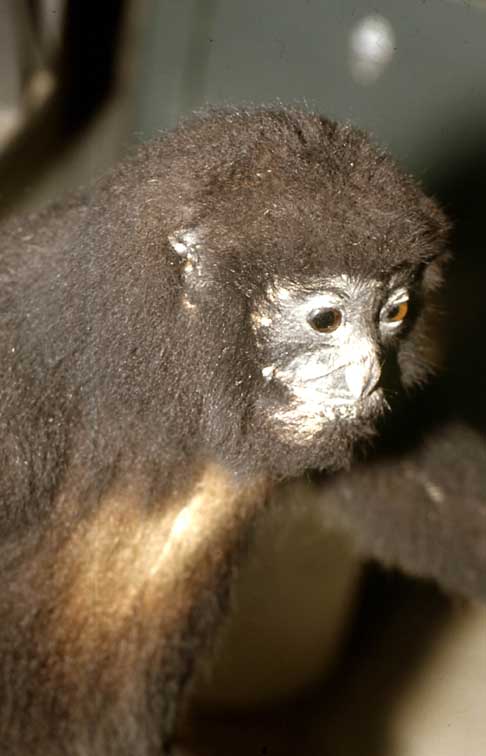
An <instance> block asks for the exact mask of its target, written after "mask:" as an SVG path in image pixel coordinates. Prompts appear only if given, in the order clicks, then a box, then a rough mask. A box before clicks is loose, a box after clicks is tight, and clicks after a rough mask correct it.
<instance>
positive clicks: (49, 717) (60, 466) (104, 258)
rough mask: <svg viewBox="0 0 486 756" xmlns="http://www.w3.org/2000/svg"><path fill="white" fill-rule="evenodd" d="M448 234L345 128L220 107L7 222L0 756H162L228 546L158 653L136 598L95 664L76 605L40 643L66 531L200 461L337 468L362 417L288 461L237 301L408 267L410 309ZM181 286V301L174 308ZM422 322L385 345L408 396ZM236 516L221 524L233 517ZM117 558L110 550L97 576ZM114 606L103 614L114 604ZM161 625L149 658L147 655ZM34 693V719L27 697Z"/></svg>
mask: <svg viewBox="0 0 486 756" xmlns="http://www.w3.org/2000/svg"><path fill="white" fill-rule="evenodd" d="M180 229H195V230H197V233H198V239H199V240H200V243H201V249H202V252H201V259H200V262H199V265H200V269H199V271H198V278H197V279H194V282H193V283H191V281H185V278H184V273H183V265H182V263H181V260H180V259H178V257H177V255H176V254H175V253H174V251H173V249H172V248H171V247H170V245H169V243H168V241H167V239H168V237H169V236H170V235H171V234H174V233H176V232H178V231H179V230H180ZM446 231H447V224H446V222H445V221H444V218H443V216H442V214H441V213H440V211H439V210H438V209H437V207H436V206H435V204H434V203H433V202H432V201H430V200H428V199H426V198H425V197H424V195H423V194H422V193H421V191H420V190H419V189H418V188H417V187H416V185H415V184H414V183H413V182H412V181H411V180H410V179H408V178H407V177H404V176H403V175H402V174H401V173H400V172H399V171H398V170H397V168H396V167H395V166H394V164H393V163H392V161H391V160H390V158H389V157H387V156H386V155H385V154H382V153H381V152H380V151H378V150H376V149H375V148H373V147H371V146H370V145H369V143H368V142H367V140H366V138H365V137H364V135H363V134H362V133H360V132H358V131H355V130H353V129H351V128H350V127H346V126H345V127H343V126H337V125H336V124H333V123H331V122H329V121H327V120H325V119H322V118H320V117H318V116H315V115H309V114H303V113H300V112H294V111H286V112H284V111H282V112H272V111H267V110H256V111H251V112H250V111H243V110H232V111H225V112H215V113H211V114H209V116H205V117H201V118H199V119H196V120H195V121H193V122H191V123H188V124H186V125H182V126H181V127H179V128H178V129H177V130H175V131H174V132H172V133H170V134H168V135H166V136H164V137H163V138H161V139H160V140H158V141H155V142H152V143H151V144H149V145H146V146H144V147H142V148H141V149H140V150H139V152H138V154H137V155H136V156H135V157H134V158H133V159H132V160H130V161H128V162H126V163H124V164H122V165H121V166H120V167H119V168H118V169H117V170H115V171H114V172H113V173H112V174H111V175H110V176H108V177H107V178H105V179H102V180H101V181H100V182H99V183H98V184H97V185H96V186H95V187H94V188H93V189H92V190H90V191H89V192H87V193H86V194H80V195H78V196H76V197H74V198H72V199H71V200H70V201H69V202H66V203H63V204H61V205H59V206H57V207H52V208H51V209H49V210H47V211H45V212H43V213H40V214H38V215H34V216H31V217H23V218H20V219H17V220H14V221H13V222H10V223H9V224H7V225H6V226H4V228H3V229H2V248H1V257H0V282H1V288H0V297H1V299H0V365H1V368H0V370H1V381H0V386H1V389H0V390H1V394H0V407H1V423H2V437H1V447H0V452H1V453H0V456H1V460H2V479H1V483H0V485H1V489H0V490H1V493H0V496H1V510H0V518H1V532H2V537H3V541H4V546H3V547H2V557H1V559H2V568H3V569H2V572H3V575H4V580H6V581H8V583H9V586H8V589H6V590H4V592H3V596H2V599H1V601H2V612H1V618H0V619H1V622H2V629H1V630H0V643H1V646H0V647H1V649H2V662H1V663H2V665H3V669H2V675H3V680H4V682H3V684H4V685H7V687H8V696H7V697H6V698H5V699H4V700H7V701H8V703H7V704H3V709H2V704H1V703H0V723H1V724H2V725H3V732H2V735H3V746H2V748H3V751H2V752H3V753H6V754H7V753H8V754H12V756H13V754H16V756H21V754H23V753H29V754H37V753H39V754H41V753H42V754H47V753H49V754H52V755H53V756H55V755H57V754H61V753H65V752H69V753H72V754H80V755H81V754H83V755H84V754H86V755H88V754H89V756H92V755H94V754H96V755H101V754H103V755H105V754H111V753H113V754H115V753H116V754H120V753H130V754H135V753H137V754H140V755H141V754H156V753H159V751H160V748H161V743H162V742H163V741H164V740H165V739H166V738H167V736H168V728H169V725H170V723H171V722H172V717H171V716H169V715H168V714H164V713H163V710H164V706H165V707H166V708H167V706H171V705H172V703H173V702H175V700H176V698H177V695H178V694H179V691H180V689H181V687H183V681H184V680H185V679H186V678H187V677H188V675H189V671H190V669H191V665H192V661H191V660H192V658H193V656H194V649H195V647H196V646H197V643H198V640H199V638H201V637H202V638H206V637H208V636H209V634H210V631H211V632H212V628H213V626H214V624H215V621H216V619H215V618H217V616H219V613H220V612H221V608H220V607H218V606H217V605H215V606H212V608H211V609H210V608H206V609H205V610H204V612H203V615H202V616H204V617H206V616H207V617H208V618H209V619H208V620H207V622H206V621H204V622H201V621H199V620H198V621H196V622H195V627H192V624H191V623H192V622H194V621H195V620H194V616H195V615H194V612H195V607H197V605H198V604H199V601H200V602H201V603H203V604H204V603H208V599H207V598H206V595H207V592H208V591H211V590H213V588H214V585H215V584H216V585H219V586H220V593H221V595H226V593H227V588H228V575H229V573H230V572H231V569H232V567H231V565H232V561H231V555H228V553H227V552H226V551H224V549H223V550H222V552H221V562H220V564H219V565H217V566H216V567H214V568H213V567H211V569H209V568H207V569H206V572H204V570H203V571H202V573H201V574H204V575H206V574H207V580H206V582H205V581H204V580H203V579H202V578H201V583H200V584H199V583H198V585H200V593H201V597H200V599H198V597H197V596H192V599H191V600H192V601H193V604H192V605H191V606H189V607H188V605H185V606H186V608H185V609H184V611H182V610H181V612H180V615H179V625H178V629H177V634H176V636H177V639H178V640H177V641H174V642H173V646H172V647H171V646H170V642H172V641H170V638H172V639H173V638H174V637H176V636H175V635H174V634H172V635H171V634H170V633H172V630H171V631H170V633H169V631H168V630H167V627H166V625H163V624H160V623H158V622H157V616H158V614H157V613H158V612H161V613H163V612H164V611H165V609H164V607H161V606H159V604H158V603H157V601H155V599H154V602H149V604H150V612H151V614H150V621H148V620H147V621H146V624H144V623H145V619H146V618H144V617H143V612H142V619H139V616H138V614H139V610H138V609H137V610H136V609H135V608H133V607H132V610H133V613H132V614H131V615H130V618H131V620H132V621H133V625H131V624H129V623H128V619H127V618H125V619H124V622H127V623H128V624H127V625H126V626H125V625H120V626H119V627H118V628H117V635H116V638H117V641H116V642H117V643H120V644H121V646H122V648H124V649H125V650H124V652H123V653H121V654H120V653H119V652H118V651H117V650H116V649H115V648H112V647H111V646H110V644H109V643H108V645H106V643H107V640H106V637H108V638H111V637H112V636H111V635H110V633H111V632H112V631H111V630H109V628H108V629H107V630H106V632H107V633H108V636H103V638H104V640H102V639H101V635H100V637H98V636H97V635H96V633H95V634H94V636H93V637H94V638H95V639H96V644H98V645H97V646H95V648H96V649H98V650H99V649H101V648H103V654H102V655H100V658H99V659H98V658H97V659H96V660H93V656H89V655H87V656H86V655H85V652H84V651H83V653H81V652H80V651H79V648H80V647H82V648H83V649H84V646H83V645H82V644H81V646H80V645H79V643H78V641H77V640H76V641H74V640H73V634H74V636H76V637H77V633H81V636H82V633H83V623H89V622H90V621H92V618H91V619H90V617H89V616H88V615H89V611H88V609H89V607H88V609H87V608H86V606H85V605H84V604H83V606H82V611H81V612H80V614H79V616H76V617H75V619H74V620H73V621H74V625H73V626H70V627H67V629H65V630H64V631H63V632H62V633H60V635H59V637H60V638H61V640H59V642H58V643H57V641H56V642H54V641H53V640H52V638H51V637H50V636H49V632H53V631H52V630H49V628H51V627H52V617H57V612H58V611H59V606H60V605H61V604H62V602H63V600H64V599H63V597H65V596H66V595H67V594H68V593H69V581H70V580H71V579H72V580H75V576H76V565H77V561H76V560H77V559H78V558H81V557H80V556H79V555H80V554H81V555H82V544H83V543H84V541H83V533H84V530H83V529H84V528H88V529H89V523H90V522H94V523H95V524H96V517H97V516H98V514H99V512H104V510H103V506H104V507H105V508H106V507H109V506H110V503H109V502H110V495H111V492H113V491H114V490H116V491H120V490H121V491H123V490H127V489H128V490H130V491H131V492H135V493H134V494H133V496H134V499H135V501H136V507H138V508H139V511H140V517H141V519H143V518H146V517H150V516H153V515H154V512H155V514H156V513H157V512H158V511H160V512H164V511H165V509H164V507H165V504H164V502H166V501H167V497H169V496H172V497H178V501H179V502H180V501H184V496H186V495H187V494H185V493H184V491H186V490H190V487H191V484H192V481H193V479H194V478H195V477H196V473H195V471H196V470H197V471H199V470H200V469H201V467H204V465H205V464H207V463H208V462H216V463H217V464H218V465H220V466H221V467H222V468H223V469H226V470H229V471H232V472H233V473H235V474H236V476H237V477H236V478H235V483H234V485H235V487H236V490H237V491H240V490H241V491H243V494H242V496H243V498H244V491H245V486H246V485H247V483H246V482H245V481H248V480H250V479H252V480H253V479H254V478H255V476H260V475H262V476H264V477H268V476H270V477H271V478H281V477H285V476H295V475H299V474H301V473H302V472H303V471H304V470H305V469H307V468H309V467H318V468H321V469H322V468H324V469H326V468H329V467H331V466H337V465H338V464H340V463H344V462H346V459H344V458H343V456H344V454H345V453H346V454H347V452H348V447H349V446H350V444H351V443H352V442H353V441H354V440H355V438H356V437H357V436H359V435H360V434H362V433H365V434H366V433H368V431H369V429H368V428H367V427H366V426H364V427H362V428H359V427H358V428H353V429H351V430H349V429H348V428H347V427H344V426H343V429H341V431H340V432H339V433H337V434H336V433H335V434H334V437H333V438H332V439H331V440H330V439H329V438H328V437H326V436H323V439H322V440H320V441H319V443H317V444H315V445H314V447H313V448H310V447H309V448H306V449H305V453H302V451H300V452H297V451H296V449H295V448H294V447H293V445H292V444H291V443H289V442H285V443H284V442H283V441H281V440H279V439H276V438H275V437H274V435H272V434H271V433H269V429H268V428H267V427H266V426H265V424H264V423H262V420H261V415H260V414H259V412H258V399H259V397H260V395H261V392H262V378H261V374H260V368H261V365H260V364H259V362H258V357H257V352H256V346H255V342H254V337H253V335H252V333H251V328H250V325H249V317H250V313H251V309H252V306H253V305H254V303H255V302H256V301H258V300H259V298H262V297H263V296H264V292H265V289H266V287H267V286H268V284H269V283H271V282H272V281H273V280H274V279H275V278H276V277H279V278H282V277H283V278H284V279H285V280H286V281H288V282H293V283H301V282H302V283H304V284H305V282H307V281H310V280H315V279H316V277H317V278H319V277H321V278H322V276H323V273H336V272H343V273H353V274H359V275H361V276H362V277H363V278H366V277H369V276H371V277H377V278H382V277H384V276H388V275H389V274H390V273H391V272H392V271H395V270H400V269H407V270H408V269H413V270H422V268H423V271H424V273H423V276H422V278H421V280H420V283H419V286H420V291H421V292H422V296H423V297H425V298H426V297H427V291H428V290H429V289H430V288H431V287H433V286H434V284H435V283H436V280H437V268H438V263H437V264H436V263H432V262H431V261H432V260H435V259H438V258H439V257H440V256H441V254H442V252H443V251H444V245H445V239H446ZM427 266H428V267H427ZM185 295H188V296H190V298H191V302H192V303H193V304H194V305H195V309H191V310H188V309H185V308H184V306H183V298H184V296H185ZM425 328H426V323H425V315H423V314H422V312H417V313H416V319H415V322H414V325H413V327H412V329H411V330H410V332H409V333H408V334H407V336H406V338H404V340H403V343H402V345H401V347H400V348H399V351H398V363H399V364H400V366H401V372H402V375H403V382H404V384H405V385H411V384H413V383H414V382H416V381H418V380H420V379H421V378H422V377H423V375H424V371H425V368H426V330H425ZM238 500H239V498H238V495H235V501H238ZM100 502H101V503H100ZM103 502H105V504H103ZM106 502H108V504H106ZM250 510H251V507H250ZM242 511H246V510H245V509H244V508H243V510H242ZM237 512H238V509H237V508H235V509H234V510H231V509H230V510H229V511H228V519H229V520H230V519H232V518H233V519H234V518H235V517H236V522H238V519H237ZM117 516H118V515H117ZM252 516H253V515H251V516H250V517H249V518H248V522H249V521H251V519H252ZM241 519H242V523H241V530H242V533H243V534H244V533H246V532H247V531H246V528H247V524H245V523H247V521H246V520H245V522H243V521H244V517H243V515H242V516H241ZM116 522H118V521H117V520H116V518H115V523H116ZM134 527H135V529H136V519H135V526H134ZM124 537H125V539H126V540H125V542H124V545H123V546H122V547H120V548H123V549H125V548H126V549H128V548H129V544H130V529H129V528H127V530H126V532H125V531H124ZM242 537H243V536H242ZM237 541H238V538H236V539H235V543H236V542H237ZM231 542H232V541H231ZM71 543H74V544H75V545H76V544H81V546H79V549H81V551H79V549H78V551H76V548H78V546H76V548H71V546H70V544H71ZM116 548H118V546H117V547H116ZM115 550H116V549H115ZM237 551H238V549H236V547H235V553H236V552H237ZM76 554H78V556H76ZM117 558H118V557H116V555H115V557H113V560H112V561H110V559H111V556H110V557H107V558H106V564H105V571H106V572H107V573H108V574H111V573H110V570H111V571H113V570H116V569H117V564H118V563H117V561H116V559H117ZM214 558H215V557H214ZM86 559H88V560H89V554H88V555H87V556H86ZM205 559H206V562H204V559H203V564H206V566H207V560H208V559H209V556H208V555H206V557H205ZM211 560H213V557H212V556H211V559H210V563H211V565H212V564H213V562H212V561H211ZM196 568H197V565H195V569H196ZM140 569H141V568H140ZM103 574H104V573H103V571H101V572H100V575H101V576H102V575H103ZM73 576H74V577H73ZM81 586H82V587H83V584H82V583H81ZM191 595H192V594H191ZM176 599H177V597H175V599H174V600H175V602H176V605H177V600H176ZM209 605H211V601H209ZM76 606H77V604H76ZM87 612H88V614H87ZM154 612H155V615H154ZM61 614H62V612H61ZM114 614H115V616H114V618H113V621H114V622H116V621H117V619H118V620H120V618H119V617H118V618H117V615H116V607H115V609H114ZM154 616H155V620H154ZM10 617H11V618H12V619H11V621H10V619H9V618H10ZM48 618H50V619H49V621H48ZM191 618H192V619H191ZM120 622H121V620H120ZM59 623H60V624H61V625H62V620H61V619H59ZM18 627H22V632H20V633H19V634H18V640H16V637H17V635H16V631H17V628H18ZM108 630H109V632H108ZM100 632H101V631H100ZM163 632H166V633H167V634H168V635H167V637H166V639H165V655H164V654H160V653H159V652H158V650H157V647H158V643H159V640H160V638H161V634H163ZM54 635H56V634H55V633H54ZM56 637H57V636H56ZM167 638H169V640H167ZM181 638H184V640H183V641H181V640H180V639H181ZM169 641H170V642H169ZM201 642H202V641H201ZM56 643H57V645H56ZM103 643H105V645H104V646H103ZM113 643H114V641H113ZM181 643H182V645H183V646H184V647H185V648H187V649H188V651H187V652H186V653H185V654H182V655H181V654H180V647H181ZM167 644H169V645H167ZM167 648H169V651H170V648H173V653H172V655H171V653H169V652H167ZM139 649H141V651H140V654H138V650H139ZM144 649H145V650H144ZM100 653H101V652H100ZM63 655H64V657H69V664H68V665H67V666H68V667H69V669H68V671H67V672H66V670H65V668H64V667H65V665H64V662H62V661H61V660H62V658H64V657H63ZM94 656H96V653H95V654H94ZM124 658H125V659H126V660H128V661H126V669H125V673H124V674H122V675H121V678H120V679H119V676H118V665H120V664H121V665H122V667H123V659H124ZM162 664H163V665H165V667H164V670H165V671H164V672H162V671H160V677H158V672H159V666H160V665H162ZM63 665H64V666H63ZM77 665H79V667H82V669H80V670H79V671H78V669H77ZM130 665H132V666H130ZM60 667H62V668H63V672H62V674H61V672H60V671H59V669H60ZM168 669H169V670H170V674H169V673H167V670H168ZM111 673H113V680H114V681H115V682H113V680H112V674H111ZM115 673H116V674H115ZM78 675H79V676H78ZM144 675H146V679H147V687H146V689H144V687H143V680H144V679H145V677H144ZM131 676H134V677H135V678H136V681H135V682H133V683H132V682H131ZM7 680H9V682H8V683H7V682H5V681H7ZM120 680H121V682H120ZM157 681H158V682H157ZM164 685H167V686H169V687H168V688H167V689H166V690H161V689H160V688H161V686H164ZM72 686H74V687H76V686H78V687H79V691H80V693H79V695H77V696H73V695H72V694H71V692H70V691H71V687H72ZM113 686H114V687H113ZM170 686H173V687H172V688H171V687H170ZM44 689H47V690H49V696H50V698H49V699H48V702H49V706H48V705H47V704H41V703H39V700H38V699H39V697H42V696H43V695H44V693H43V690H44ZM115 689H116V695H115V693H114V692H113V691H114V690H115ZM109 691H111V692H109ZM120 691H125V693H123V692H121V693H120ZM124 695H125V696H126V698H123V696H124ZM36 697H37V699H36ZM70 707H71V708H70ZM129 712H130V715H128V714H129ZM29 722H32V723H34V724H32V728H33V729H32V730H31V732H30V734H28V735H27V734H26V731H27V730H29V728H30V724H29ZM162 727H165V731H164V732H163V733H162V732H161V728H162ZM125 743H126V744H127V745H122V744H125ZM124 749H125V750H124Z"/></svg>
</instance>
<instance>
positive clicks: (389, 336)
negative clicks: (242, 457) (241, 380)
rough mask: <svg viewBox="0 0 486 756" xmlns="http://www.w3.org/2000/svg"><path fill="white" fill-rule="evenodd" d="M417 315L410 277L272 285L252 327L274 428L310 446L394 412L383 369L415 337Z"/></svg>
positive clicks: (335, 278) (348, 277) (340, 278)
mask: <svg viewBox="0 0 486 756" xmlns="http://www.w3.org/2000/svg"><path fill="white" fill-rule="evenodd" d="M412 311H413V281H412V280H411V278H410V277H408V279H407V277H406V276H404V275H403V274H402V275H401V276H399V275H396V276H391V277H390V278H389V279H388V280H386V281H378V280H372V279H371V280H369V279H368V280H367V279H363V278H360V277H359V276H356V277H353V276H351V275H346V274H343V275H335V276H331V277H327V278H326V279H325V280H324V281H323V282H322V283H321V284H320V285H319V286H316V285H315V284H314V285H309V286H308V287H307V286H306V287H301V286H298V287H297V286H295V284H294V285H292V284H288V285H286V284H285V283H281V284H280V283H276V284H274V285H273V286H271V287H269V289H268V290H267V293H266V298H265V301H264V302H263V303H262V304H261V305H260V306H259V307H257V309H256V310H254V312H253V314H252V323H253V328H254V331H255V336H256V339H257V343H258V346H259V351H260V354H261V358H262V366H261V373H262V376H263V379H264V381H265V383H266V387H267V392H266V393H267V399H268V398H269V399H270V401H269V402H268V405H267V412H268V413H269V415H270V416H271V417H270V420H271V425H272V426H273V427H277V428H278V429H279V432H283V433H284V434H285V432H288V433H287V435H288V436H292V438H293V440H294V441H296V440H297V441H298V440H299V439H301V440H302V441H304V442H305V441H308V440H310V439H312V438H313V437H314V436H315V435H316V434H319V433H320V432H322V431H323V430H329V426H330V425H332V424H337V423H338V424H339V425H340V426H341V427H342V426H343V425H350V426H353V425H355V424H359V423H360V421H364V420H372V419H373V418H376V417H377V416H378V415H380V414H381V413H382V412H383V410H384V409H385V408H386V406H387V400H386V395H385V389H384V385H383V365H384V363H385V362H386V360H387V359H388V358H389V357H390V355H391V354H392V353H393V352H394V351H396V349H397V347H398V345H399V343H400V339H402V338H403V337H404V336H405V335H406V333H407V332H408V330H409V327H410V325H411V320H412ZM326 435H327V434H326Z"/></svg>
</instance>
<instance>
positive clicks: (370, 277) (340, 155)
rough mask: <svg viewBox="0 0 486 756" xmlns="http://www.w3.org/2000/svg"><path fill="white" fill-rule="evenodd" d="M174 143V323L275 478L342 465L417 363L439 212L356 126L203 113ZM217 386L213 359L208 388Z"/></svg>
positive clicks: (260, 113)
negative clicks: (180, 318)
mask: <svg viewBox="0 0 486 756" xmlns="http://www.w3.org/2000/svg"><path fill="white" fill-rule="evenodd" d="M178 139H179V141H180V145H179V151H178V161H177V162H178V170H177V169H174V173H175V174H178V173H179V175H181V174H182V173H184V171H185V172H186V173H187V167H188V165H189V164H190V166H191V171H192V172H193V176H194V178H193V181H192V183H191V181H190V179H188V178H187V176H186V177H185V178H184V179H182V176H181V180H180V182H179V199H182V208H183V209H184V218H182V217H181V221H182V220H184V223H181V224H179V225H178V227H176V228H174V229H173V230H172V231H171V233H170V234H169V235H168V240H169V244H170V247H171V250H172V252H173V253H175V256H176V257H177V258H178V260H179V264H180V274H181V281H182V293H181V301H180V304H181V308H182V311H183V312H184V313H185V316H186V318H187V322H188V324H191V323H192V324H193V326H194V328H195V331H197V332H199V338H200V343H201V349H202V350H203V351H204V349H205V348H206V345H207V344H208V341H209V340H211V341H212V343H213V346H216V350H219V355H216V354H213V359H214V360H215V364H217V365H218V366H219V370H220V371H221V373H222V375H223V376H224V382H225V385H226V386H227V387H228V389H229V390H228V393H227V395H226V401H227V404H226V410H227V411H229V415H230V416H231V414H233V415H234V416H238V419H239V422H240V423H241V425H242V426H243V427H244V428H245V431H246V433H247V435H248V439H249V440H248V443H249V446H250V447H251V449H252V452H253V453H254V454H255V455H259V458H260V460H265V464H267V465H269V466H270V467H272V466H276V467H277V468H281V469H282V472H283V474H285V472H286V470H288V469H290V470H293V469H294V467H298V468H305V467H313V466H317V467H324V468H325V467H335V466H340V465H342V464H346V463H347V462H348V461H349V454H350V450H351V446H352V442H353V441H354V440H355V439H356V438H359V437H360V436H362V435H365V436H366V435H369V434H370V433H371V432H372V428H373V427H374V424H375V420H376V418H377V417H378V416H379V415H380V414H381V413H382V412H383V411H384V409H386V408H387V407H388V406H389V404H390V403H392V401H393V397H394V395H396V394H397V392H399V391H400V389H403V388H407V387H408V386H411V385H413V384H414V383H416V382H417V381H419V380H421V379H422V378H423V377H424V376H425V375H426V373H427V370H428V365H427V339H426V327H425V326H426V310H427V304H428V299H429V292H430V290H431V289H433V288H434V286H435V285H436V284H437V282H438V281H439V279H440V276H439V269H440V264H441V262H442V259H443V258H444V257H445V255H444V254H443V253H444V250H445V242H446V236H447V233H446V232H447V230H448V224H447V222H446V221H445V219H444V217H443V215H442V213H441V212H440V210H439V209H438V208H437V206H436V205H435V204H434V203H433V202H432V201H431V200H430V199H428V198H426V197H425V196H424V194H423V193H422V191H421V190H420V189H419V188H418V187H417V186H416V184H415V183H414V182H413V181H412V180H411V179H410V178H409V177H407V176H405V175H403V174H402V173H401V172H400V171H399V170H398V168H397V167H396V166H395V164H394V163H393V162H392V160H391V159H390V158H389V157H388V156H387V155H386V154H384V153H383V152H381V151H380V150H378V149H376V148H375V147H373V146H372V145H371V144H370V143H369V141H368V140H367V138H366V137H365V136H364V135H363V133H361V132H359V131H357V130H355V129H352V128H351V127H349V126H339V125H337V124H335V123H332V122H330V121H328V120H326V119H323V118H321V117H319V116H316V115H310V114H307V113H302V112H297V111H284V112H273V111H267V110H256V111H253V112H252V111H248V112H247V111H228V112H216V113H213V114H212V115H210V116H209V117H208V116H207V117H205V118H202V119H200V120H198V121H196V122H195V123H192V124H189V125H187V126H185V127H182V129H181V131H180V132H176V134H175V138H174V141H175V142H176V143H177V141H178ZM198 144H203V145H204V147H202V146H201V147H200V150H199V153H198V150H197V145H198ZM176 146H177V145H176ZM201 156H202V157H201ZM209 351H210V352H211V349H209ZM221 382H222V378H221V376H218V375H217V371H214V373H213V376H212V382H211V381H209V382H208V385H207V387H206V390H207V392H208V394H211V392H212V391H216V392H218V391H220V390H221ZM230 397H231V398H230ZM228 401H229V406H228ZM241 404H245V409H244V412H240V413H239V412H238V408H239V407H240V405H241ZM216 405H217V403H216V404H215V405H214V407H213V409H215V410H216ZM219 411H221V412H222V413H223V415H224V406H220V408H219ZM211 422H212V424H213V425H214V424H216V425H217V424H218V420H217V419H215V418H213V419H212V421H211Z"/></svg>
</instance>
